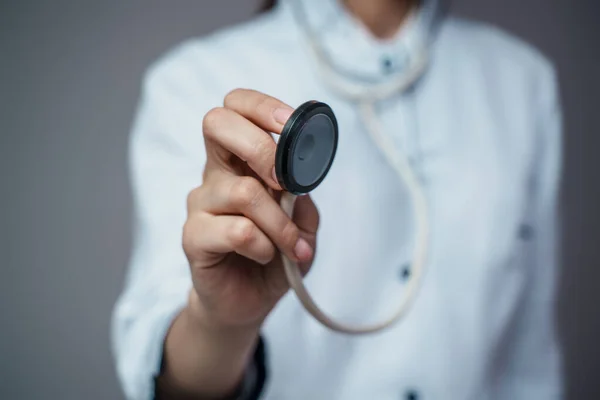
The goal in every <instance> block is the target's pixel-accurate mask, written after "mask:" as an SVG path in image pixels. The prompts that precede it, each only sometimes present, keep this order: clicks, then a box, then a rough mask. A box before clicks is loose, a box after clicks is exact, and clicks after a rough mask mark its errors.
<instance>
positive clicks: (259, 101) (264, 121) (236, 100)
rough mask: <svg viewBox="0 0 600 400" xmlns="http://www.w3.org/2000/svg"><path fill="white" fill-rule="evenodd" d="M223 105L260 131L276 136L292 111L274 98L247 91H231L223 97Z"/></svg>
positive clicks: (254, 91)
mask: <svg viewBox="0 0 600 400" xmlns="http://www.w3.org/2000/svg"><path fill="white" fill-rule="evenodd" d="M224 105H225V108H228V109H230V110H233V111H235V112H236V113H238V114H240V115H241V116H243V117H244V118H247V119H248V120H250V121H252V122H253V123H255V124H256V125H258V126H259V127H261V128H262V129H264V130H266V131H269V132H273V133H277V134H279V133H281V129H282V128H283V125H284V124H285V123H286V121H287V120H288V118H289V117H290V115H291V114H292V112H293V111H294V110H293V109H292V107H290V106H289V105H287V104H285V103H284V102H282V101H280V100H277V99H276V98H274V97H271V96H268V95H266V94H264V93H261V92H257V91H256V90H249V89H235V90H233V91H231V92H230V93H229V94H228V95H227V96H225V101H224Z"/></svg>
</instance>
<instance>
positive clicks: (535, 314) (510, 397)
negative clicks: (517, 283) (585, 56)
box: [494, 65, 563, 400]
mask: <svg viewBox="0 0 600 400" xmlns="http://www.w3.org/2000/svg"><path fill="white" fill-rule="evenodd" d="M543 70H544V72H543V73H542V74H539V75H538V76H541V77H542V79H540V82H541V84H540V85H539V90H538V94H539V95H538V96H537V97H538V104H539V106H538V107H537V108H538V109H539V110H540V111H539V116H538V118H537V120H538V127H539V129H538V132H536V133H537V138H536V145H535V154H536V157H535V161H534V168H533V171H534V172H533V174H532V179H531V185H530V188H529V189H530V196H529V201H528V202H529V204H528V206H527V213H526V214H527V215H526V217H525V219H526V220H525V221H524V224H525V225H524V226H523V229H522V231H521V237H520V239H519V241H520V244H519V248H520V250H519V251H520V254H519V255H518V259H519V260H520V262H521V263H523V264H522V265H521V266H520V267H521V268H523V270H524V271H525V273H526V274H527V284H526V287H525V292H524V293H525V294H524V301H523V303H522V307H520V310H519V315H518V318H517V320H516V323H515V325H514V329H513V331H512V332H511V333H510V334H511V335H512V338H513V339H512V340H510V341H509V344H508V345H507V349H505V350H506V351H507V355H506V357H507V360H506V364H505V366H506V370H505V372H506V373H503V374H500V375H501V376H503V377H504V378H503V379H500V380H499V382H498V385H497V386H496V389H497V390H496V396H494V398H496V399H502V400H529V399H545V400H552V399H560V398H562V390H563V389H562V362H561V353H560V348H559V345H558V340H557V333H556V332H557V327H556V318H555V315H556V307H555V306H556V292H557V290H556V289H557V287H556V286H557V276H558V273H559V272H560V271H559V263H560V240H559V212H558V209H559V206H558V203H559V202H558V197H559V196H558V192H559V182H560V175H561V149H562V146H561V140H562V139H561V136H562V119H561V110H560V105H559V100H558V90H557V79H556V73H555V72H554V69H553V68H552V67H550V66H549V65H547V66H546V67H545V68H544V69H543Z"/></svg>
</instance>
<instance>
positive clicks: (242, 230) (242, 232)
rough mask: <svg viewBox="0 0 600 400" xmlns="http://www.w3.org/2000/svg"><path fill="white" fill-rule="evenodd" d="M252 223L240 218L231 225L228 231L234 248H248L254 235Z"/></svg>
mask: <svg viewBox="0 0 600 400" xmlns="http://www.w3.org/2000/svg"><path fill="white" fill-rule="evenodd" d="M255 229H256V228H255V227H254V223H252V221H250V220H249V219H246V218H242V219H240V220H238V221H236V223H235V224H234V225H233V227H232V228H231V231H230V239H231V242H232V244H233V246H234V247H245V246H248V245H249V244H250V243H251V242H252V241H253V240H254V236H255V234H256V230H255Z"/></svg>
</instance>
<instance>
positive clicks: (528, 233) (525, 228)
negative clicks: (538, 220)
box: [519, 224, 533, 241]
mask: <svg viewBox="0 0 600 400" xmlns="http://www.w3.org/2000/svg"><path fill="white" fill-rule="evenodd" d="M532 237H533V227H532V226H531V225H527V224H522V225H521V227H520V228H519V238H520V239H521V240H523V241H528V240H531V238H532Z"/></svg>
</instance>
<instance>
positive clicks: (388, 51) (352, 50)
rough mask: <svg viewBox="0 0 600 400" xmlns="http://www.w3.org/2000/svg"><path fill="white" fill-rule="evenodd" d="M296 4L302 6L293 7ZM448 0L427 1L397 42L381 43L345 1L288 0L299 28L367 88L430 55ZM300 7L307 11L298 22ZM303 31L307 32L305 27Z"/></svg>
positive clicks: (285, 2)
mask: <svg viewBox="0 0 600 400" xmlns="http://www.w3.org/2000/svg"><path fill="white" fill-rule="evenodd" d="M292 2H296V4H292ZM442 2H443V0H422V1H421V5H420V6H419V8H418V9H417V10H415V12H413V13H412V14H411V16H410V17H409V18H408V20H407V21H406V22H405V23H404V26H403V27H402V28H401V29H400V31H399V32H398V34H396V36H395V37H393V38H392V39H389V40H380V39H377V38H375V37H374V36H373V35H372V34H371V33H370V32H369V31H368V30H367V29H366V27H364V25H363V24H362V23H361V22H360V21H358V20H357V19H356V18H355V17H353V16H352V15H351V14H350V12H349V11H348V10H347V9H345V8H344V6H343V4H342V2H341V0H282V1H281V3H282V4H281V8H283V9H285V10H286V11H287V12H288V13H290V15H291V16H292V18H293V19H294V21H296V22H295V23H296V24H298V25H300V24H306V26H308V28H309V29H310V30H312V32H314V35H315V37H316V39H317V40H318V42H319V46H321V48H322V49H323V50H324V51H325V53H326V54H327V57H328V59H329V61H330V63H331V64H332V66H333V67H334V69H336V70H338V71H340V72H341V73H342V75H344V76H345V77H346V78H347V79H351V80H354V81H358V82H361V83H364V84H369V83H380V82H385V81H386V80H387V79H391V78H392V77H394V76H396V74H401V73H403V72H404V71H405V69H406V67H407V66H408V65H409V62H410V61H411V58H414V57H416V54H417V53H418V52H422V51H428V49H429V47H430V45H431V42H432V41H433V39H434V38H435V34H436V32H437V28H438V26H439V24H440V20H441V19H442V18H443V16H444V14H445V13H444V7H443V4H442ZM298 7H302V10H303V12H302V13H301V14H302V15H301V17H300V18H298V12H297V10H298ZM299 28H300V29H299V30H300V31H303V30H304V28H303V27H301V26H299Z"/></svg>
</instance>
